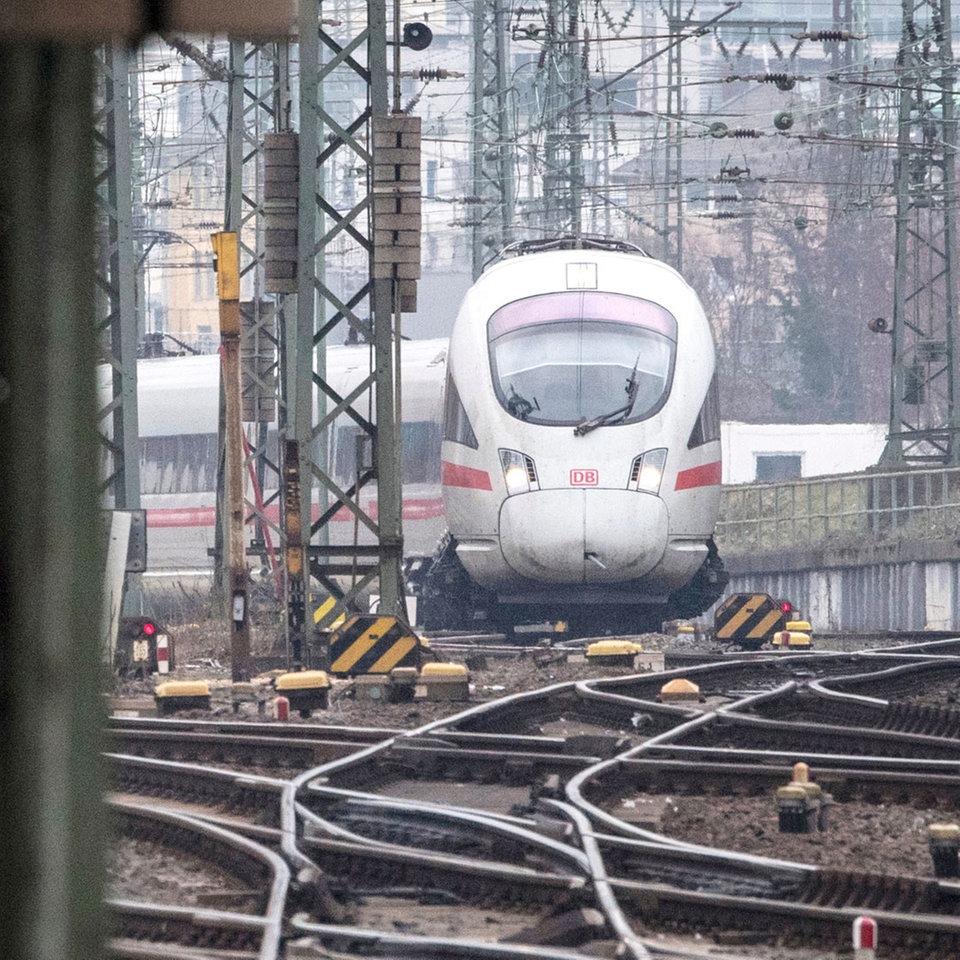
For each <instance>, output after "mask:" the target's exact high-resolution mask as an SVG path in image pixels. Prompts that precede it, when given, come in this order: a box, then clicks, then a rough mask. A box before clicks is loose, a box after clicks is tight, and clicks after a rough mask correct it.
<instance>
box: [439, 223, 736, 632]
mask: <svg viewBox="0 0 960 960" xmlns="http://www.w3.org/2000/svg"><path fill="white" fill-rule="evenodd" d="M715 373H716V371H715V356H714V344H713V339H712V335H711V332H710V327H709V324H708V322H707V319H706V317H705V315H704V312H703V308H702V307H701V305H700V302H699V300H698V299H697V296H696V294H695V293H694V292H693V290H692V289H691V288H690V287H689V286H688V285H687V283H686V282H685V281H684V280H683V278H682V277H681V276H680V274H678V273H677V272H676V271H675V270H673V269H672V268H671V267H669V266H667V265H666V264H664V263H661V262H658V261H656V260H654V259H651V258H650V257H647V256H646V255H644V254H643V253H642V251H640V250H639V249H637V248H635V247H632V246H630V245H628V244H623V243H620V242H616V241H597V240H582V239H581V240H558V241H546V242H534V243H530V242H527V243H521V244H517V245H515V246H513V247H511V248H507V250H506V251H504V253H503V254H501V255H500V257H499V258H498V259H497V260H496V262H495V263H494V264H493V265H491V266H489V267H488V268H487V269H486V270H485V272H484V273H483V274H482V275H481V277H480V278H479V279H478V281H477V282H476V283H475V284H474V285H473V287H472V288H471V289H470V290H469V291H468V293H467V295H466V297H465V298H464V301H463V304H462V306H461V308H460V312H459V315H458V316H457V319H456V322H455V325H454V329H453V333H452V336H451V339H450V348H449V354H448V358H447V384H446V391H445V419H444V437H443V447H442V461H441V469H442V483H443V500H444V515H445V519H446V524H447V530H448V533H447V536H446V538H445V542H444V543H443V545H442V547H441V550H440V551H439V554H438V556H437V558H436V562H435V563H434V565H433V567H432V569H431V571H430V572H429V574H428V576H427V578H426V583H425V584H424V586H423V590H422V593H423V596H422V599H421V603H420V605H421V609H422V616H423V622H424V625H425V626H427V627H435V628H440V627H461V628H462V627H464V626H467V625H468V622H469V620H470V618H472V617H477V616H484V617H485V618H487V619H488V620H490V621H491V622H492V623H494V624H496V625H497V626H498V627H499V628H502V629H507V630H509V629H510V628H511V627H512V626H514V625H516V624H519V623H524V622H536V621H539V620H543V619H552V618H561V619H565V620H567V621H568V622H569V623H570V629H571V632H574V633H585V632H587V633H598V632H602V631H604V630H612V631H617V632H621V631H622V632H635V631H637V630H645V629H653V628H657V627H658V626H659V624H660V622H661V621H662V620H664V619H666V618H669V617H672V616H693V615H696V614H699V613H701V612H702V611H703V610H704V609H706V608H707V607H708V606H709V605H710V603H712V602H713V601H714V600H716V599H717V597H718V596H719V595H720V593H721V591H722V589H723V587H724V586H725V584H726V580H727V578H726V576H725V574H724V572H723V567H722V563H721V561H720V558H719V556H718V555H717V552H716V548H715V546H714V544H713V539H712V535H713V530H714V525H715V522H716V518H717V510H718V507H719V500H720V482H721V464H720V419H719V413H718V409H717V383H716V375H715Z"/></svg>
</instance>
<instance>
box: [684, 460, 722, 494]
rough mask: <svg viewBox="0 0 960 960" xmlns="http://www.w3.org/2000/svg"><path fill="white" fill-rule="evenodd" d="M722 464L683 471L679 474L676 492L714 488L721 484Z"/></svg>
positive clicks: (710, 464)
mask: <svg viewBox="0 0 960 960" xmlns="http://www.w3.org/2000/svg"><path fill="white" fill-rule="evenodd" d="M721 473H722V464H721V463H720V461H719V460H714V462H713V463H705V464H703V466H700V467H691V468H690V469H689V470H681V471H680V472H679V473H678V474H677V484H676V486H675V487H674V488H673V489H674V490H693V489H695V488H696V487H713V486H717V485H719V483H720V477H721Z"/></svg>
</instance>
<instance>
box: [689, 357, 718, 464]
mask: <svg viewBox="0 0 960 960" xmlns="http://www.w3.org/2000/svg"><path fill="white" fill-rule="evenodd" d="M719 439H720V388H719V385H718V383H717V374H716V371H714V374H713V378H712V379H711V381H710V386H709V387H707V395H706V397H705V398H704V400H703V406H702V407H701V408H700V415H699V416H698V417H697V422H696V423H695V424H694V425H693V430H692V431H691V432H690V439H689V440H688V441H687V449H688V450H692V449H693V448H694V447H702V446H703V445H704V444H705V443H710V441H712V440H719Z"/></svg>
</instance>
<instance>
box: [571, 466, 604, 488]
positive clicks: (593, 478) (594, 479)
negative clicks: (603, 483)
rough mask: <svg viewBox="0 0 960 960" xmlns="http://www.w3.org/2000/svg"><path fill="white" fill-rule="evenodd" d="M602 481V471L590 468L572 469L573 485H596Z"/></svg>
mask: <svg viewBox="0 0 960 960" xmlns="http://www.w3.org/2000/svg"><path fill="white" fill-rule="evenodd" d="M598 483H600V471H599V470H594V469H592V468H588V469H586V470H571V471H570V486H571V487H595V486H597V484H598Z"/></svg>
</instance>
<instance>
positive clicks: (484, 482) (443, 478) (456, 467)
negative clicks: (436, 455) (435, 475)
mask: <svg viewBox="0 0 960 960" xmlns="http://www.w3.org/2000/svg"><path fill="white" fill-rule="evenodd" d="M440 482H441V483H442V484H443V485H444V486H445V487H468V488H469V489H470V490H492V489H493V487H492V486H491V485H490V474H489V473H487V471H486V470H477V469H475V468H474V467H465V466H463V465H462V464H459V463H450V462H449V461H448V460H441V461H440Z"/></svg>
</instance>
